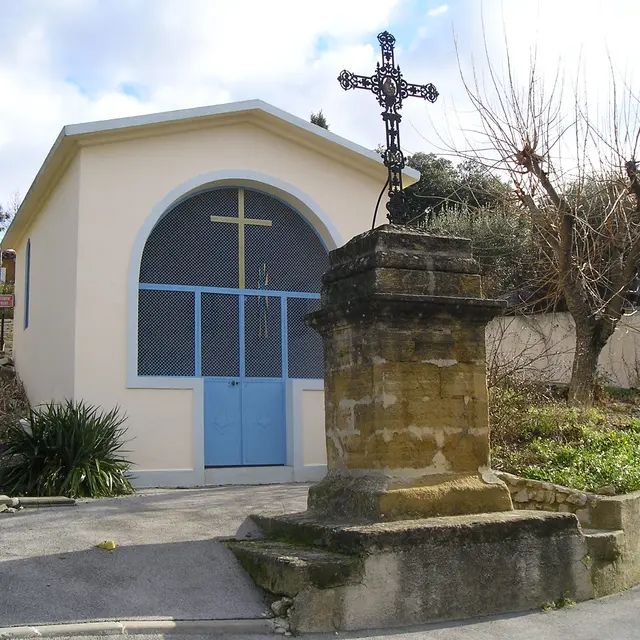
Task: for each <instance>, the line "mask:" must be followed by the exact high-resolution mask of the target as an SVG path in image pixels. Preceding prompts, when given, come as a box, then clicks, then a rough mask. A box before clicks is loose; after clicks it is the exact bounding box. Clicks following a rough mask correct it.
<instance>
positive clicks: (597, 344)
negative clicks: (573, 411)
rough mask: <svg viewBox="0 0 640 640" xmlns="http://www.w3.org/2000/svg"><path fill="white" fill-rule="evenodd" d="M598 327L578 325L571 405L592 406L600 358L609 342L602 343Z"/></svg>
mask: <svg viewBox="0 0 640 640" xmlns="http://www.w3.org/2000/svg"><path fill="white" fill-rule="evenodd" d="M599 333H600V332H599V331H598V330H597V326H594V325H593V324H587V325H586V326H585V325H584V324H581V323H576V351H575V355H574V358H573V369H572V371H571V382H570V383H569V399H568V400H569V404H571V405H590V404H592V403H593V398H594V393H595V388H596V374H597V372H598V357H599V356H600V352H601V351H602V349H603V348H604V346H605V344H606V343H607V341H606V340H605V341H604V342H603V341H602V338H601V337H600V336H599Z"/></svg>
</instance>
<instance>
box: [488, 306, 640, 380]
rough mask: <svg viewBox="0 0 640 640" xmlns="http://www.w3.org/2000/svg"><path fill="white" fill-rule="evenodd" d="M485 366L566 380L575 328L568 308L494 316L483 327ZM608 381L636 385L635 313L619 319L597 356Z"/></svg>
mask: <svg viewBox="0 0 640 640" xmlns="http://www.w3.org/2000/svg"><path fill="white" fill-rule="evenodd" d="M486 337H487V362H488V368H489V371H490V372H491V371H493V372H494V373H496V374H497V375H499V376H503V375H509V374H513V373H517V374H520V375H524V376H525V377H527V378H529V379H534V380H539V381H544V382H569V379H570V377H571V366H572V364H573V353H574V349H575V329H574V324H573V320H572V318H571V316H570V315H569V314H568V313H555V314H537V315H531V316H512V317H504V318H496V319H494V320H492V321H491V322H490V323H489V325H488V326H487V332H486ZM599 366H600V369H601V372H602V373H603V374H604V375H605V376H606V377H607V378H608V379H609V381H610V382H611V384H613V385H615V386H620V387H630V386H634V387H637V386H640V318H639V317H638V316H637V315H632V316H627V317H625V318H623V319H622V320H621V321H620V323H619V325H618V327H617V329H616V331H615V333H614V334H613V336H611V338H610V339H609V342H608V343H607V346H606V347H605V348H604V350H603V351H602V354H601V355H600V360H599Z"/></svg>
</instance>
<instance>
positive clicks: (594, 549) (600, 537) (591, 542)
mask: <svg viewBox="0 0 640 640" xmlns="http://www.w3.org/2000/svg"><path fill="white" fill-rule="evenodd" d="M582 532H583V533H584V537H585V538H586V540H587V548H588V549H589V555H590V556H591V557H592V558H593V559H595V560H605V561H607V562H614V561H615V560H617V559H618V558H619V557H620V555H621V553H622V545H623V544H624V531H622V529H615V530H611V529H583V530H582Z"/></svg>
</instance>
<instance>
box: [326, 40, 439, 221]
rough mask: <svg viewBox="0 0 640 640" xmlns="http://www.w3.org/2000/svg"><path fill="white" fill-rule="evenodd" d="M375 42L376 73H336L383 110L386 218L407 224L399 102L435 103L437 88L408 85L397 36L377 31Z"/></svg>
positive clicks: (339, 78)
mask: <svg viewBox="0 0 640 640" xmlns="http://www.w3.org/2000/svg"><path fill="white" fill-rule="evenodd" d="M378 42H379V43H380V49H381V50H382V64H380V63H379V62H378V64H377V65H376V72H375V73H374V74H373V75H372V76H359V75H356V74H355V73H351V71H346V70H345V71H342V73H341V74H340V75H339V76H338V82H340V86H341V87H342V88H343V89H345V90H348V89H368V90H369V91H371V92H372V93H373V94H374V95H375V96H376V98H377V99H378V104H379V105H380V106H381V107H382V108H383V109H384V111H383V112H382V119H383V120H384V124H385V129H386V132H387V146H386V149H385V151H384V154H383V156H382V158H383V160H384V165H385V167H387V170H388V172H389V202H387V211H388V212H389V213H388V214H387V217H388V218H389V222H391V223H392V224H406V223H407V222H408V221H409V208H408V205H407V199H406V195H405V192H404V190H403V188H402V170H403V169H404V167H405V164H406V163H405V159H404V154H403V153H402V150H401V149H400V120H402V116H401V115H400V113H399V111H400V109H401V108H402V101H403V100H404V98H408V97H409V96H416V97H417V98H424V99H425V100H428V101H429V102H435V101H436V100H437V98H438V91H437V90H436V88H435V87H434V86H433V85H432V84H431V83H429V84H424V85H423V84H409V83H408V82H407V81H406V80H405V79H404V78H403V77H402V74H401V73H400V67H399V66H396V63H395V58H394V53H393V47H394V45H395V42H396V39H395V38H394V37H393V36H392V35H391V34H390V33H389V32H388V31H383V32H382V33H380V34H378Z"/></svg>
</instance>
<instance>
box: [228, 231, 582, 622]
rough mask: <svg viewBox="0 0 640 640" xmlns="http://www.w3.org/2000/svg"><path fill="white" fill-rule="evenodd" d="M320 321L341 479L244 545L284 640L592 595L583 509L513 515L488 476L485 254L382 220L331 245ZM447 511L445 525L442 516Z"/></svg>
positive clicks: (335, 468) (247, 530) (335, 465)
mask: <svg viewBox="0 0 640 640" xmlns="http://www.w3.org/2000/svg"><path fill="white" fill-rule="evenodd" d="M330 261H331V262H330V268H329V270H328V272H327V273H326V274H325V276H324V286H323V293H322V309H321V311H319V312H317V313H315V314H313V315H312V316H311V317H310V318H309V322H310V324H311V325H312V326H314V327H316V328H317V329H318V330H319V331H320V332H321V334H322V336H323V340H324V349H325V398H326V433H327V454H328V473H327V476H326V478H325V479H324V480H323V481H322V482H320V483H319V484H317V485H315V486H314V487H312V488H311V489H310V490H309V501H308V507H309V508H308V510H307V511H306V512H304V513H298V514H278V515H273V516H268V515H267V516H265V515H262V516H260V515H254V516H250V517H249V518H248V520H247V522H246V523H245V525H244V526H243V527H241V529H240V530H239V532H238V535H237V540H236V541H233V542H229V543H228V544H229V546H230V548H231V549H232V550H233V552H234V553H235V554H236V556H237V558H238V559H239V561H240V562H241V563H242V565H243V566H244V567H245V569H246V570H247V571H248V572H249V574H250V575H251V576H252V577H253V579H254V580H255V582H256V584H257V585H259V586H261V587H262V588H264V589H265V590H267V591H268V592H269V593H271V594H272V595H274V596H277V597H282V596H285V597H284V598H282V599H281V600H278V601H277V603H275V606H274V609H273V610H274V612H276V613H277V615H278V616H279V617H278V618H276V619H275V622H274V624H275V628H276V631H277V632H280V633H283V632H284V631H285V630H286V629H291V631H293V632H304V631H346V630H354V629H372V628H381V627H397V626H401V625H411V624H423V623H426V622H435V621H437V620H449V619H455V618H464V617H470V616H480V615H491V614H498V613H506V612H509V611H519V610H522V609H530V608H536V607H540V606H542V605H543V604H545V603H549V602H554V601H556V600H559V599H560V598H566V597H570V598H573V599H575V600H584V599H586V598H590V597H593V585H592V583H591V581H590V574H589V564H588V563H589V560H588V555H587V554H588V547H587V544H586V540H585V537H584V535H583V533H582V531H581V530H580V527H579V524H578V520H577V519H576V516H575V515H573V514H568V513H567V514H560V513H545V512H535V513H534V512H529V511H514V510H513V507H512V503H511V498H510V496H509V490H508V489H507V486H506V485H505V484H504V483H503V482H502V481H501V480H499V479H498V478H497V477H496V476H495V475H494V474H493V472H492V471H491V470H490V468H489V425H488V407H487V389H486V379H485V347H484V344H485V343H484V330H485V325H486V323H487V321H488V320H489V319H490V318H491V317H493V316H494V315H495V314H496V313H497V312H498V311H499V309H500V303H498V302H496V301H491V300H484V299H483V298H482V292H481V283H480V275H479V274H478V268H477V265H476V264H475V262H474V261H473V260H472V258H471V253H470V243H469V241H468V240H462V239H458V238H440V237H434V236H430V235H428V234H426V233H421V232H420V231H414V230H408V229H405V228H398V227H394V226H384V227H380V228H378V229H375V230H374V231H371V232H369V233H365V234H363V235H361V236H358V237H357V238H354V239H353V240H352V241H351V242H349V243H348V244H347V245H346V246H344V247H342V248H341V249H338V250H336V251H333V252H332V253H331V256H330ZM434 516H439V517H434Z"/></svg>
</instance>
